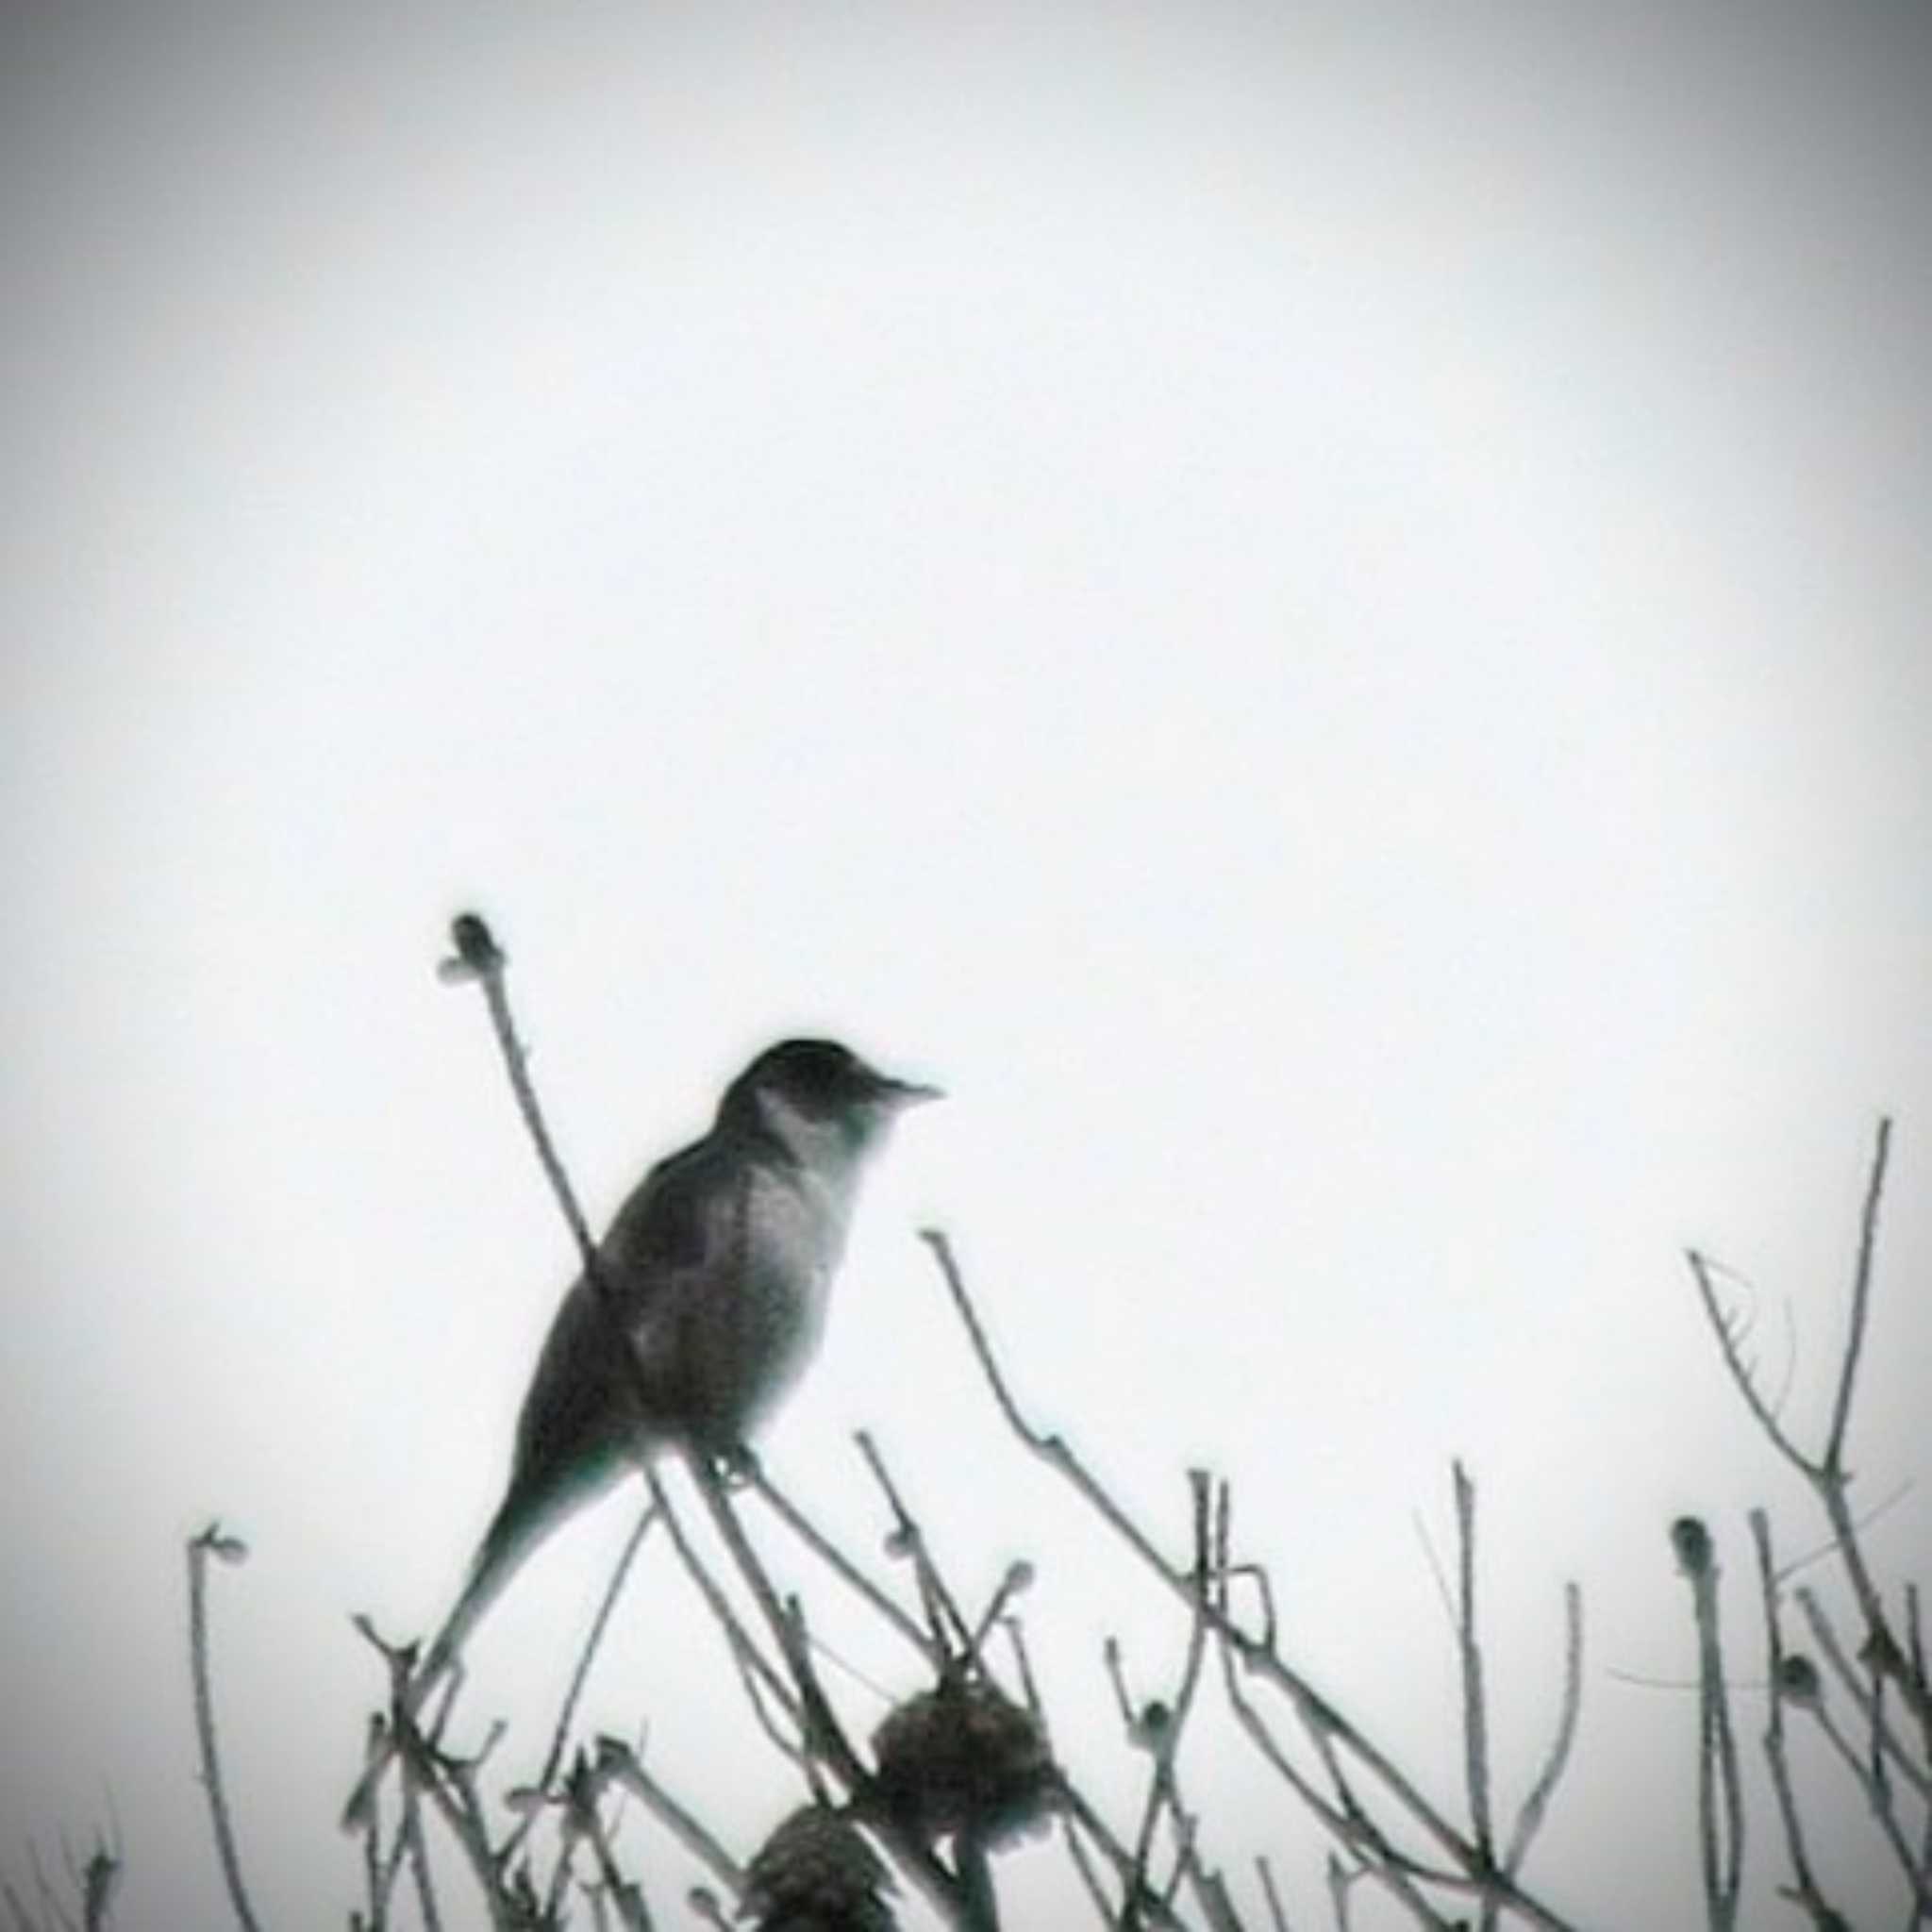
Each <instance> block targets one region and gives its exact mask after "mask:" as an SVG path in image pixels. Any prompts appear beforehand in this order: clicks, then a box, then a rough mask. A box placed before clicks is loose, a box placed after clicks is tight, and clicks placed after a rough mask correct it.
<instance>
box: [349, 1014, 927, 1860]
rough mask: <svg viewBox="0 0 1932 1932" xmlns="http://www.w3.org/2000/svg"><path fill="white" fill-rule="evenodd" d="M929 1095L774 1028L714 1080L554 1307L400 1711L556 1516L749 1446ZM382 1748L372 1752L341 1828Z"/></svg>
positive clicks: (376, 1774) (835, 1044)
mask: <svg viewBox="0 0 1932 1932" xmlns="http://www.w3.org/2000/svg"><path fill="white" fill-rule="evenodd" d="M940 1097H941V1091H940V1089H938V1088H937V1087H930V1086H926V1085H924V1084H922V1083H920V1082H917V1081H912V1080H902V1079H897V1078H894V1077H893V1076H892V1075H891V1074H882V1073H880V1072H878V1071H877V1069H875V1068H874V1067H873V1066H871V1065H869V1064H868V1063H867V1062H866V1061H865V1060H863V1059H861V1058H859V1056H858V1054H856V1053H854V1052H853V1051H852V1050H851V1049H850V1048H849V1047H846V1046H843V1045H841V1043H840V1042H839V1041H833V1040H807V1039H794V1040H781V1041H778V1042H777V1043H776V1044H775V1045H774V1046H769V1047H767V1048H766V1049H765V1050H764V1051H763V1052H762V1053H760V1054H759V1055H758V1057H757V1058H755V1059H753V1060H752V1061H751V1063H750V1064H749V1065H748V1066H747V1067H745V1069H744V1070H743V1072H741V1074H739V1075H738V1076H737V1077H736V1078H735V1079H734V1080H732V1081H731V1083H730V1084H729V1085H728V1086H727V1087H726V1088H725V1089H724V1097H723V1098H722V1099H721V1100H720V1101H719V1103H718V1111H717V1116H716V1118H715V1120H714V1121H713V1122H712V1124H711V1128H710V1131H709V1132H708V1133H707V1134H706V1135H705V1136H704V1137H703V1138H702V1139H700V1140H697V1141H692V1142H691V1145H690V1146H688V1147H685V1148H682V1149H680V1150H679V1151H678V1152H677V1153H675V1154H672V1155H670V1156H668V1157H667V1158H664V1159H662V1160H660V1161H658V1163H657V1165H656V1166H654V1167H653V1168H652V1169H651V1170H650V1171H649V1173H648V1174H645V1176H644V1178H643V1180H642V1181H641V1182H640V1183H639V1184H638V1186H637V1187H636V1188H635V1189H634V1190H633V1191H631V1193H630V1195H629V1196H628V1198H627V1199H626V1200H625V1202H624V1204H623V1206H622V1207H621V1208H619V1209H618V1210H617V1214H616V1216H615V1218H614V1219H613V1220H612V1222H611V1224H610V1226H609V1228H608V1231H607V1233H606V1234H605V1235H604V1238H603V1239H602V1241H599V1242H598V1244H597V1247H596V1250H595V1263H594V1266H593V1267H592V1266H590V1265H587V1266H586V1268H585V1270H584V1272H583V1273H582V1274H579V1275H578V1277H577V1279H576V1281H575V1283H574V1284H573V1285H572V1286H571V1288H570V1289H569V1290H568V1291H566V1292H565V1294H564V1296H563V1299H562V1301H561V1303H560V1304H559V1305H558V1310H557V1313H556V1316H555V1317H554V1319H553V1320H552V1322H551V1324H550V1332H549V1336H548V1338H547V1339H546V1340H545V1341H544V1343H543V1348H542V1351H541V1354H540V1355H539V1357H538V1358H537V1366H536V1369H535V1371H534V1372H533V1374H532V1375H531V1377H530V1384H529V1389H528V1391H527V1392H526V1393H525V1397H524V1403H523V1408H522V1411H521V1413H520V1415H519V1417H518V1422H517V1430H516V1441H515V1447H514V1450H513V1453H512V1456H511V1459H510V1473H509V1479H508V1484H507V1485H506V1487H505V1490H504V1492H503V1499H502V1501H501V1503H499V1505H498V1506H497V1509H496V1512H495V1514H494V1515H493V1516H492V1517H491V1521H490V1525H489V1527H488V1528H487V1529H486V1530H485V1531H484V1534H483V1539H482V1541H481V1542H480V1543H479V1544H478V1545H477V1548H476V1552H475V1557H473V1559H472V1561H471V1564H470V1569H469V1573H468V1574H467V1577H466V1578H465V1581H464V1583H463V1586H462V1589H461V1591H459V1592H458V1597H457V1600H456V1604H455V1607H453V1608H452V1609H451V1610H450V1612H449V1615H448V1617H447V1619H446V1620H445V1621H444V1623H443V1625H442V1628H441V1631H440V1632H439V1633H438V1635H437V1637H436V1640H435V1641H434V1642H433V1643H432V1644H431V1646H430V1649H429V1652H428V1655H427V1656H426V1657H425V1659H424V1661H423V1663H422V1665H421V1667H420V1668H418V1669H417V1670H416V1671H415V1672H414V1674H412V1676H411V1677H410V1680H409V1683H408V1688H407V1689H406V1691H405V1692H404V1696H403V1705H404V1709H405V1712H406V1714H408V1715H409V1716H413V1715H414V1713H415V1712H416V1710H417V1709H418V1708H420V1707H421V1704H422V1701H423V1699H424V1697H425V1695H426V1694H427V1693H428V1691H430V1690H432V1689H433V1688H434V1686H435V1685H436V1683H437V1682H438V1681H439V1680H440V1679H441V1677H442V1676H443V1675H444V1674H446V1672H447V1671H448V1670H449V1668H450V1667H451V1666H452V1665H453V1664H454V1663H455V1661H456V1659H457V1657H458V1653H459V1652H460V1650H461V1648H462V1645H463V1642H464V1641H465V1639H466V1638H467V1637H468V1636H469V1635H470V1633H471V1631H472V1630H473V1629H474V1628H475V1624H476V1622H477V1620H478V1619H479V1618H480V1617H481V1616H482V1615H483V1613H484V1612H485V1611H486V1610H487V1609H488V1608H489V1607H490V1606H491V1604H492V1603H493V1602H494V1601H495V1600H496V1598H497V1596H498V1595H499V1593H500V1592H501V1591H502V1590H503V1588H504V1586H505V1585H506V1584H507V1583H508V1581H509V1579H510V1577H511V1576H512V1575H513V1574H515V1573H516V1571H517V1570H518V1569H519V1568H520V1567H521V1565H522V1564H523V1562H524V1560H525V1557H528V1556H529V1555H530V1553H531V1552H532V1551H533V1550H534V1549H535V1548H536V1547H537V1545H538V1544H539V1543H541V1541H543V1539H544V1538H545V1537H546V1536H548V1535H549V1533H550V1532H551V1531H552V1530H554V1529H555V1528H557V1526H558V1524H560V1523H562V1522H563V1521H564V1519H565V1518H566V1517H568V1516H571V1515H573V1514H575V1512H576V1511H577V1510H578V1509H580V1508H582V1507H585V1506H586V1505H587V1504H589V1503H590V1502H591V1501H593V1500H594V1499H595V1498H597V1497H598V1496H600V1495H602V1494H603V1493H604V1492H605V1491H608V1489H609V1488H610V1487H611V1486H612V1485H613V1484H615V1483H616V1482H617V1481H618V1480H620V1478H621V1477H622V1476H623V1475H624V1474H626V1472H628V1471H629V1470H631V1469H633V1468H635V1467H638V1466H641V1464H642V1463H644V1462H646V1461H648V1460H649V1459H650V1458H651V1457H654V1456H656V1455H658V1454H659V1453H661V1452H663V1451H665V1450H667V1449H672V1448H682V1449H685V1450H688V1451H691V1452H694V1453H696V1454H699V1455H702V1456H706V1457H727V1458H735V1457H742V1456H743V1455H744V1454H745V1452H746V1449H747V1446H748V1444H749V1441H750V1440H751V1437H752V1435H753V1433H754V1432H755V1431H756V1429H757V1427H758V1424H759V1423H761V1422H762V1421H763V1420H764V1419H765V1418H766V1417H767V1416H768V1415H769V1414H770V1412H771V1410H772V1409H773V1407H774V1406H775V1405H776V1403H777V1402H778V1401H779V1399H780V1398H781V1397H782V1396H783V1395H784V1394H785V1393H786V1392H787V1391H789V1390H790V1389H791V1386H792V1384H793V1383H794V1382H795V1381H796V1379H797V1377H798V1375H799V1374H800V1373H801V1372H802V1371H803V1369H804V1368H805V1366H806V1364H807V1363H808V1361H809V1360H810V1358H811V1357H812V1356H813V1354H814V1353H815V1352H816V1350H817V1347H818V1343H819V1339H820V1334H821V1330H822V1327H823V1324H824V1311H825V1301H826V1294H827V1291H828V1290H829V1288H830V1286H831V1282H832V1277H833V1275H834V1274H836V1273H837V1271H838V1267H839V1263H840V1260H841V1257H842V1255H843V1253H844V1248H845V1238H846V1232H847V1229H848V1227H849V1225H850V1224H851V1218H852V1211H853V1208H854V1205H855V1201H856V1197H857V1193H858V1181H859V1177H860V1174H861V1171H862V1170H863V1168H864V1166H865V1165H866V1162H867V1160H868V1158H869V1157H870V1156H871V1155H873V1154H874V1153H875V1152H876V1151H877V1150H878V1148H879V1146H880V1145H881V1144H882V1142H883V1141H884V1140H885V1138H886V1134H887V1130H888V1129H889V1128H890V1126H891V1123H892V1122H893V1120H894V1119H895V1118H896V1117H897V1116H898V1114H899V1113H900V1112H901V1111H902V1110H903V1109H905V1108H908V1107H911V1106H914V1105H916V1104H918V1103H920V1102H923V1101H928V1100H936V1099H938V1098H940ZM390 1755H391V1753H390V1750H388V1749H381V1748H378V1749H377V1751H376V1752H375V1753H374V1754H373V1755H372V1757H371V1759H370V1761H369V1763H368V1765H367V1766H366V1767H365V1769H364V1772H363V1774H362V1777H361V1779H360V1781H359V1782H358V1785H357V1788H356V1790H355V1791H354V1792H353V1793H352V1795H351V1797H350V1799H349V1803H348V1805H347V1807H345V1809H344V1812H343V1816H342V1823H343V1824H344V1826H345V1827H350V1828H353V1827H355V1826H356V1825H357V1824H359V1823H360V1822H361V1821H362V1819H364V1818H365V1817H366V1816H367V1814H368V1807H369V1804H370V1802H371V1800H372V1799H373V1797H374V1794H375V1787H376V1783H377V1781H378V1779H379V1778H380V1775H381V1773H382V1771H383V1769H384V1766H385V1765H386V1764H387V1762H388V1759H389V1757H390Z"/></svg>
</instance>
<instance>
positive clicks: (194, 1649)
mask: <svg viewBox="0 0 1932 1932" xmlns="http://www.w3.org/2000/svg"><path fill="white" fill-rule="evenodd" d="M247 1554H248V1552H247V1547H246V1545H245V1544H243V1543H242V1541H240V1540H239V1539H237V1538H235V1537H227V1536H224V1535H223V1534H222V1532H221V1525H220V1524H215V1523H211V1524H208V1527H207V1528H206V1529H205V1530H203V1531H202V1532H201V1534H200V1535H199V1536H196V1537H191V1538H190V1539H189V1541H188V1656H189V1665H190V1669H191V1671H192V1674H193V1680H194V1729H195V1735H196V1736H197V1738H198V1739H199V1740H200V1743H201V1776H202V1782H203V1784H204V1785H206V1786H207V1788H208V1811H209V1813H210V1814H211V1815H212V1817H213V1820H214V1829H215V1850H216V1853H217V1854H218V1855H219V1857H220V1858H221V1861H222V1879H223V1882H224V1883H225V1885H226V1886H227V1888H228V1903H229V1904H230V1905H231V1906H233V1907H234V1908H235V1916H236V1918H238V1919H239V1920H240V1921H241V1922H242V1932H260V1923H261V1922H260V1921H259V1920H258V1919H257V1917H256V1916H255V1907H253V1906H252V1905H251V1904H250V1903H249V1901H248V1888H247V1886H246V1884H245V1883H244V1882H243V1881H242V1857H241V1854H240V1853H239V1852H238V1851H237V1850H236V1847H235V1829H234V1824H233V1823H232V1821H231V1820H230V1818H229V1815H228V1800H227V1797H226V1795H225V1792H224V1791H223V1790H222V1766H221V1757H220V1754H219V1752H218V1751H217V1750H216V1748H215V1701H214V1691H213V1690H212V1688H211V1686H210V1683H209V1675H208V1584H207V1575H208V1558H209V1557H211V1556H213V1557H220V1558H221V1559H222V1560H223V1562H225V1563H239V1562H242V1560H243V1559H244V1558H245V1557H246V1556H247Z"/></svg>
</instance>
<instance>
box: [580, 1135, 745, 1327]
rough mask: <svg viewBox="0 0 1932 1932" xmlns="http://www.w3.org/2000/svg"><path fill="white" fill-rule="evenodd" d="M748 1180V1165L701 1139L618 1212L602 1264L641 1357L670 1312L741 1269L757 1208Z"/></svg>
mask: <svg viewBox="0 0 1932 1932" xmlns="http://www.w3.org/2000/svg"><path fill="white" fill-rule="evenodd" d="M743 1182H744V1173H743V1168H742V1164H741V1162H740V1161H739V1160H737V1159H734V1158H732V1157H731V1156H730V1155H728V1154H725V1153H721V1152H720V1150H719V1149H718V1148H717V1147H716V1146H715V1145H714V1144H713V1143H712V1142H711V1141H708V1140H707V1141H694V1142H693V1143H692V1144H691V1146H689V1147H686V1148H683V1149H681V1150H680V1151H679V1152H678V1153H676V1154H673V1155H670V1156H667V1157H666V1158H664V1159H662V1160H660V1161H659V1162H658V1164H657V1166H655V1167H654V1168H652V1170H651V1171H650V1173H649V1174H646V1175H645V1176H644V1178H643V1179H642V1180H641V1182H640V1183H639V1184H638V1186H637V1187H636V1188H635V1189H634V1190H633V1191H632V1192H631V1194H630V1197H629V1198H628V1199H627V1200H626V1201H625V1204H624V1206H623V1207H622V1208H619V1209H618V1210H617V1216H616V1218H615V1219H614V1220H613V1221H612V1222H611V1224H610V1228H609V1231H608V1233H607V1234H606V1235H605V1237H604V1240H603V1241H602V1243H601V1244H600V1248H599V1259H600V1260H601V1262H602V1263H603V1266H604V1269H605V1272H606V1274H607V1278H608V1289H609V1291H610V1292H611V1294H612V1295H613V1297H614V1298H615V1301H616V1304H617V1310H618V1313H619V1315H620V1316H621V1318H622V1319H623V1322H624V1325H625V1328H626V1329H627V1330H628V1331H629V1334H630V1337H631V1342H632V1345H633V1346H634V1347H635V1348H636V1349H637V1350H638V1352H639V1354H640V1357H642V1358H644V1359H646V1360H648V1358H649V1357H650V1355H651V1352H652V1349H651V1343H652V1338H653V1333H654V1331H657V1330H659V1329H661V1327H662V1326H663V1323H664V1315H665V1313H666V1311H667V1310H668V1309H671V1308H675V1307H677V1306H679V1305H680V1304H682V1303H683V1302H684V1301H685V1300H687V1299H688V1297H689V1296H691V1294H693V1293H702V1292H704V1291H705V1288H706V1286H707V1285H708V1284H710V1283H714V1282H718V1281H722V1280H728V1279H731V1278H732V1277H733V1276H734V1274H736V1272H737V1271H738V1269H739V1268H740V1267H741V1265H742V1261H743V1257H744V1254H745V1249H746V1245H747V1242H748V1240H749V1221H748V1213H749V1208H750V1191H749V1189H748V1188H747V1187H745V1186H744V1184H743Z"/></svg>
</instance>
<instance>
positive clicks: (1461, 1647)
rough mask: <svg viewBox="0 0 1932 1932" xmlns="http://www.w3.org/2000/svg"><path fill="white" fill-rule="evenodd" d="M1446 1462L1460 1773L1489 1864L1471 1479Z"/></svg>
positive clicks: (1489, 1919) (1481, 1853)
mask: <svg viewBox="0 0 1932 1932" xmlns="http://www.w3.org/2000/svg"><path fill="white" fill-rule="evenodd" d="M1451 1468H1452V1471H1453V1473H1454V1476H1455V1483H1456V1558H1457V1560H1456V1636H1457V1652H1458V1654H1459V1656H1460V1657H1461V1660H1462V1755H1463V1776H1464V1779H1465V1782H1466V1784H1467V1786H1468V1791H1469V1818H1470V1826H1471V1829H1472V1830H1473V1831H1474V1834H1475V1848H1476V1853H1477V1856H1478V1857H1481V1858H1482V1859H1483V1861H1484V1862H1485V1863H1486V1864H1492V1863H1493V1862H1494V1860H1495V1856H1496V1836H1495V1824H1494V1821H1493V1819H1492V1817H1491V1807H1490V1719H1489V1700H1488V1697H1487V1695H1486V1694H1485V1691H1484V1688H1483V1652H1482V1644H1481V1642H1480V1641H1479V1640H1478V1638H1477V1636H1476V1614H1475V1485H1474V1483H1473V1482H1472V1481H1471V1480H1470V1476H1469V1472H1468V1470H1466V1469H1465V1468H1464V1467H1463V1466H1462V1463H1461V1460H1460V1459H1459V1458H1458V1459H1457V1461H1456V1462H1454V1463H1453V1464H1452V1465H1451ZM1483 1917H1484V1920H1485V1922H1486V1923H1487V1924H1494V1923H1495V1911H1494V1907H1493V1906H1492V1905H1491V1904H1489V1903H1488V1902H1486V1903H1485V1906H1484V1910H1483Z"/></svg>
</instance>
